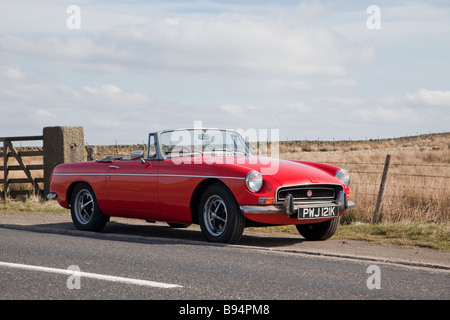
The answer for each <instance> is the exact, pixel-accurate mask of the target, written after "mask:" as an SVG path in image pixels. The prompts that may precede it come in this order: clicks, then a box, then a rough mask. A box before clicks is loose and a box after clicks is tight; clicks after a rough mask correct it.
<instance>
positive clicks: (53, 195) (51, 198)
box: [47, 192, 58, 200]
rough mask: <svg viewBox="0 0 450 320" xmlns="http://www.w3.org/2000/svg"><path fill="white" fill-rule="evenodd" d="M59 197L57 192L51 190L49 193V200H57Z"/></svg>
mask: <svg viewBox="0 0 450 320" xmlns="http://www.w3.org/2000/svg"><path fill="white" fill-rule="evenodd" d="M57 197H58V195H57V194H56V193H54V192H50V193H49V194H48V195H47V200H56V198H57Z"/></svg>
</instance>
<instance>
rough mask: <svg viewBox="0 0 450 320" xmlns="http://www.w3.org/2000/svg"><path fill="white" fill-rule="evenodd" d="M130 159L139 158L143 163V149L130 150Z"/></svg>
mask: <svg viewBox="0 0 450 320" xmlns="http://www.w3.org/2000/svg"><path fill="white" fill-rule="evenodd" d="M130 157H131V160H136V159H141V162H142V163H145V160H144V151H142V150H139V151H132V152H131V154H130Z"/></svg>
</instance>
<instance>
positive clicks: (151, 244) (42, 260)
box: [0, 218, 450, 311]
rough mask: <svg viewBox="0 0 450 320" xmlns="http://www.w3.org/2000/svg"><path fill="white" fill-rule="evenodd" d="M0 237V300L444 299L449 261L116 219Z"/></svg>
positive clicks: (2, 226)
mask: <svg viewBox="0 0 450 320" xmlns="http://www.w3.org/2000/svg"><path fill="white" fill-rule="evenodd" d="M44 219H46V221H47V218H44ZM58 219H59V218H58ZM64 219H66V218H64ZM64 221H65V220H64ZM0 239H1V241H0V299H2V300H4V299H21V300H22V299H23V300H36V299H43V300H47V299H58V300H61V299H62V300H66V299H67V300H78V299H81V300H86V299H89V300H91V299H107V300H110V299H113V300H114V299H133V300H136V299H139V300H141V299H144V300H155V299H164V300H179V299H183V300H241V299H246V300H255V301H257V300H265V301H269V300H304V299H308V300H309V299H311V300H317V299H356V300H360V299H363V300H367V299H369V300H373V299H402V300H410V299H427V300H428V299H438V300H448V299H449V298H450V290H449V289H450V266H449V265H448V264H446V261H447V260H446V259H447V258H448V256H447V255H446V256H445V257H444V258H445V259H444V263H443V264H442V263H440V264H439V265H437V264H436V265H433V264H432V263H431V262H424V263H417V264H415V263H411V262H409V263H402V262H401V261H400V260H398V261H394V260H392V261H391V260H389V259H387V258H379V259H377V258H376V257H368V256H362V255H360V256H357V255H353V254H350V253H347V252H343V253H341V254H340V253H339V252H340V251H339V250H337V249H336V251H335V252H336V254H326V253H324V252H321V251H320V250H316V251H314V250H311V251H308V250H293V249H292V248H293V247H295V246H298V245H299V243H300V245H301V246H302V248H305V247H308V246H311V247H314V243H312V242H301V241H300V240H293V239H292V238H289V237H287V238H286V239H283V238H278V237H274V236H272V238H271V240H273V243H274V244H276V246H275V247H274V246H271V247H269V246H267V245H266V244H267V243H268V241H269V240H268V238H264V237H262V236H259V235H246V236H245V237H244V239H243V241H242V242H243V244H239V245H217V244H210V243H207V242H204V241H203V240H202V236H201V234H200V232H199V231H198V230H197V229H193V230H192V229H189V230H172V229H169V228H168V227H166V226H163V225H134V224H128V223H124V222H122V221H119V222H111V223H110V224H109V225H108V226H107V228H106V229H105V232H103V233H89V232H80V231H77V230H74V228H73V226H72V225H71V224H70V222H60V223H45V224H15V223H12V221H7V223H5V220H3V222H2V220H1V219H0ZM402 261H403V260H402ZM436 266H438V267H436ZM69 267H70V270H68V268H69ZM46 268H50V269H46ZM74 268H75V269H74ZM74 270H75V271H79V272H81V274H80V273H74ZM131 280H133V281H136V282H133V281H131ZM139 281H140V282H139ZM259 311H261V309H260V310H259Z"/></svg>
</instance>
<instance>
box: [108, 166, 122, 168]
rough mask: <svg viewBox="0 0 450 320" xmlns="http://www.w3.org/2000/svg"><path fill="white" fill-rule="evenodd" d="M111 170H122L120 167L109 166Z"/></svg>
mask: <svg viewBox="0 0 450 320" xmlns="http://www.w3.org/2000/svg"><path fill="white" fill-rule="evenodd" d="M109 168H110V169H120V167H118V166H109Z"/></svg>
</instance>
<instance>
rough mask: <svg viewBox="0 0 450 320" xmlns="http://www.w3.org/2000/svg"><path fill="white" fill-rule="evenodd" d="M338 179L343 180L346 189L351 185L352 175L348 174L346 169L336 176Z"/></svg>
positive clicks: (338, 172) (339, 171)
mask: <svg viewBox="0 0 450 320" xmlns="http://www.w3.org/2000/svg"><path fill="white" fill-rule="evenodd" d="M335 176H336V178H338V179H339V180H341V181H342V182H343V183H344V185H345V186H346V187H348V185H349V184H350V173H348V171H347V170H345V169H339V170H338V171H337V172H336V174H335Z"/></svg>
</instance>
